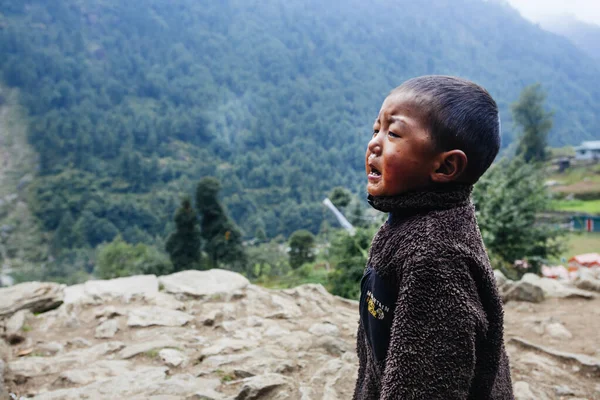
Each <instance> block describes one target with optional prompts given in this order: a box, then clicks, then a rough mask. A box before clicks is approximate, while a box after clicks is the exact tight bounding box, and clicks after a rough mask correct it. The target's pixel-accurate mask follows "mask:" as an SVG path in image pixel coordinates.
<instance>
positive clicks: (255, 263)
mask: <svg viewBox="0 0 600 400" xmlns="http://www.w3.org/2000/svg"><path fill="white" fill-rule="evenodd" d="M247 255H248V269H249V271H248V274H247V275H248V276H249V277H250V278H253V279H266V278H269V277H280V276H283V275H285V274H287V273H288V272H289V271H290V266H289V264H288V255H287V254H286V252H285V248H284V246H283V245H280V244H278V243H276V242H275V241H271V242H268V243H262V244H259V245H257V246H250V247H248V248H247Z"/></svg>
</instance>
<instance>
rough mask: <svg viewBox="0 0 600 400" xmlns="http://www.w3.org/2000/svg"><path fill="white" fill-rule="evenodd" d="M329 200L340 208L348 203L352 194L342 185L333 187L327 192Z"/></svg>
mask: <svg viewBox="0 0 600 400" xmlns="http://www.w3.org/2000/svg"><path fill="white" fill-rule="evenodd" d="M329 200H331V202H332V203H333V205H334V206H336V207H337V208H338V209H340V210H342V209H344V208H346V207H347V206H348V204H350V201H352V194H351V193H350V192H349V191H348V189H345V188H343V187H339V186H338V187H335V188H333V190H332V191H331V193H330V194H329Z"/></svg>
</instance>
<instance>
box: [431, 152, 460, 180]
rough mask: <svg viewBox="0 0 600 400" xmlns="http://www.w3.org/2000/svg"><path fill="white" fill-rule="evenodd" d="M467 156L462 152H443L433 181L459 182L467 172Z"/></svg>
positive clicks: (438, 160) (437, 161)
mask: <svg viewBox="0 0 600 400" xmlns="http://www.w3.org/2000/svg"><path fill="white" fill-rule="evenodd" d="M467 162H468V160H467V155H466V154H465V153H464V152H463V151H462V150H450V151H446V152H443V153H441V154H440V155H439V157H438V159H437V160H436V164H435V170H434V171H433V172H432V173H431V180H432V181H433V182H436V183H449V182H454V181H457V180H458V179H459V178H461V177H462V176H463V175H464V173H465V171H466V170H467Z"/></svg>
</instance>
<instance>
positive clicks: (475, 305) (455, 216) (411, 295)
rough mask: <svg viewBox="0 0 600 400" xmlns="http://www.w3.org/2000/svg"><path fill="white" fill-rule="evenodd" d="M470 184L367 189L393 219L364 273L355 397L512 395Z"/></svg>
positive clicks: (402, 399)
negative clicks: (396, 191) (381, 192)
mask: <svg viewBox="0 0 600 400" xmlns="http://www.w3.org/2000/svg"><path fill="white" fill-rule="evenodd" d="M471 192H472V186H452V187H448V188H444V189H443V190H435V191H428V192H412V193H405V194H401V195H398V196H391V197H372V196H369V203H370V204H371V206H373V207H374V208H376V209H378V210H380V211H383V212H387V213H389V219H388V220H387V222H386V223H385V224H383V226H382V227H381V228H380V229H379V231H378V232H377V234H376V235H375V237H374V239H373V242H372V245H371V249H370V251H369V257H368V262H367V266H366V269H365V274H364V276H363V278H362V281H361V297H360V303H359V308H360V323H359V327H358V335H357V354H358V358H359V371H358V379H357V382H356V387H355V391H354V397H353V398H354V399H355V400H392V399H393V400H409V399H423V400H435V399H440V400H441V399H444V400H451V399H457V400H458V399H461V400H466V399H469V400H470V399H482V400H483V399H491V400H500V399H502V400H504V399H513V398H514V397H513V394H512V384H511V377H510V369H509V363H508V357H507V355H506V351H505V349H504V339H503V310H502V301H501V299H500V296H499V294H498V291H497V288H496V285H495V279H494V274H493V272H492V269H491V267H490V262H489V259H488V256H487V254H486V252H485V249H484V246H483V242H482V239H481V234H480V232H479V228H478V227H477V222H476V219H475V208H474V206H473V204H472V202H471V200H470V196H471Z"/></svg>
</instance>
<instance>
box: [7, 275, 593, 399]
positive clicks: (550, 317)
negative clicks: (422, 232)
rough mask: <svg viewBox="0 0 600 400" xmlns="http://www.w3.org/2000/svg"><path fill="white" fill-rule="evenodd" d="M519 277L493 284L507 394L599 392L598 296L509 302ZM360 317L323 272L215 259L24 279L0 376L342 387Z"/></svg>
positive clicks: (240, 392) (274, 388) (43, 394)
mask: <svg viewBox="0 0 600 400" xmlns="http://www.w3.org/2000/svg"><path fill="white" fill-rule="evenodd" d="M501 283H503V284H504V282H501ZM518 284H519V283H510V282H508V283H506V285H509V286H510V288H507V287H505V288H504V289H503V292H508V291H509V290H510V293H512V294H511V296H512V297H513V299H510V300H507V301H508V302H507V304H506V306H505V308H506V342H507V350H508V352H509V355H510V359H511V367H512V373H513V382H514V384H515V394H516V398H517V399H522V400H526V399H531V400H533V399H571V400H574V399H600V360H599V359H598V358H600V340H599V339H600V333H598V332H600V299H599V298H597V297H596V296H594V295H592V294H590V292H575V293H576V294H575V295H573V293H571V294H570V295H568V296H564V293H563V294H561V297H560V298H557V297H555V295H556V291H554V292H552V291H550V290H549V289H548V287H545V289H546V290H545V291H543V294H542V299H535V301H539V302H535V303H533V302H523V301H517V300H515V299H514V297H515V296H516V295H515V293H514V292H515V290H516V291H519V290H520V291H523V290H525V289H522V288H521V289H514V286H515V285H518ZM527 285H532V286H535V285H537V284H532V283H527ZM527 285H525V286H526V289H527V288H529V286H527ZM537 287H544V286H543V285H537ZM529 289H530V288H529ZM538 294H539V293H538ZM523 296H525V297H527V296H530V297H531V296H532V295H531V294H525V295H523ZM544 299H545V300H544ZM530 300H531V299H530ZM60 301H64V303H63V304H62V305H61V306H60V307H58V308H55V309H52V310H51V311H46V310H47V309H50V308H53V307H56V305H57V304H59V303H60ZM357 321H358V310H357V303H356V302H353V301H349V300H345V299H341V298H339V297H335V296H333V295H331V294H329V293H328V292H327V291H326V290H325V289H324V288H323V287H322V286H320V285H304V286H300V287H297V288H294V289H288V290H269V289H264V288H261V287H258V286H255V285H251V284H249V283H248V281H247V280H246V279H245V278H243V277H242V276H240V275H237V274H234V273H231V272H227V271H221V270H212V271H206V272H199V271H186V272H182V273H178V274H174V275H170V276H165V277H159V278H156V277H154V276H140V277H131V278H122V279H117V280H112V281H91V282H87V283H85V284H83V285H77V286H71V287H68V288H64V287H61V286H58V285H54V284H46V283H43V284H34V283H32V284H24V285H18V286H15V287H12V288H5V289H0V325H1V326H0V332H4V333H3V337H4V341H2V340H0V356H2V359H4V361H5V362H4V363H3V362H2V361H0V378H1V376H2V375H3V374H4V380H5V395H6V393H14V394H15V395H16V396H24V397H33V398H35V399H84V398H87V399H115V398H126V399H154V400H158V399H164V400H167V399H304V400H308V399H328V400H329V399H331V400H333V399H340V400H342V399H350V398H351V397H352V390H353V387H354V381H355V379H356V373H357V359H356V356H355V351H354V347H355V340H356V339H355V335H356V327H357ZM3 371H4V372H3ZM0 382H1V379H0ZM0 393H2V386H1V385H0ZM0 398H1V394H0Z"/></svg>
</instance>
